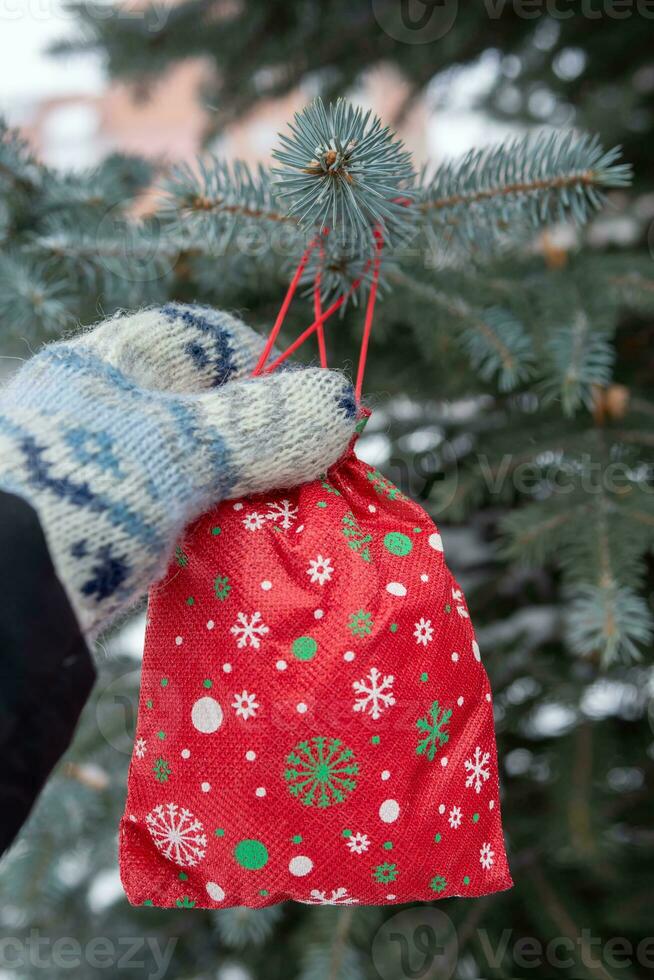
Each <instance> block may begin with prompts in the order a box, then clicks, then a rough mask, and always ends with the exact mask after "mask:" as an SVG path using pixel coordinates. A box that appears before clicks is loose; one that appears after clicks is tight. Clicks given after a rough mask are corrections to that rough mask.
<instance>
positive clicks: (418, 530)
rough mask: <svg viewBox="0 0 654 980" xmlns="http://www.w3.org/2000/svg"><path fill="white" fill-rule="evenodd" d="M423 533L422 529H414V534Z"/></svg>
mask: <svg viewBox="0 0 654 980" xmlns="http://www.w3.org/2000/svg"><path fill="white" fill-rule="evenodd" d="M421 532H422V528H421V527H414V529H413V533H414V534H420V533H421Z"/></svg>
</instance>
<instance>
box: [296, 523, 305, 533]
mask: <svg viewBox="0 0 654 980" xmlns="http://www.w3.org/2000/svg"><path fill="white" fill-rule="evenodd" d="M303 531H304V524H300V525H299V527H296V528H295V533H296V534H302V532H303Z"/></svg>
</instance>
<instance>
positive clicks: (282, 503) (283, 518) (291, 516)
mask: <svg viewBox="0 0 654 980" xmlns="http://www.w3.org/2000/svg"><path fill="white" fill-rule="evenodd" d="M268 506H269V507H270V510H269V511H268V513H267V514H266V517H267V518H268V520H269V521H274V523H275V524H279V527H283V528H284V530H285V531H288V529H289V527H293V525H294V524H295V522H296V520H297V507H293V505H292V504H291V501H290V500H273V501H270V502H269V503H268Z"/></svg>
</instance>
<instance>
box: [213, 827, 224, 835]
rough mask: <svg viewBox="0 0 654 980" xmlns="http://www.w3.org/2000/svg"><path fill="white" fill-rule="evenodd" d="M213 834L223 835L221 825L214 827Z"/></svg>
mask: <svg viewBox="0 0 654 980" xmlns="http://www.w3.org/2000/svg"><path fill="white" fill-rule="evenodd" d="M214 834H215V836H216V837H224V836H225V831H224V830H223V828H222V827H216V829H215V830H214Z"/></svg>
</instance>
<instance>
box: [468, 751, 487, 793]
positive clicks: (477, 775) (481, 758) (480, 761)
mask: <svg viewBox="0 0 654 980" xmlns="http://www.w3.org/2000/svg"><path fill="white" fill-rule="evenodd" d="M489 761H490V752H482V751H481V747H480V746H479V745H478V746H477V748H476V749H475V754H474V756H473V757H472V758H471V759H466V760H465V762H464V766H465V767H466V770H467V771H468V773H469V775H468V776H466V786H467V787H468V788H474V791H475V793H479V792H480V790H481V787H482V786H483V785H484V783H485V782H486V780H487V779H490V769H489V766H488V764H489Z"/></svg>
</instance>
